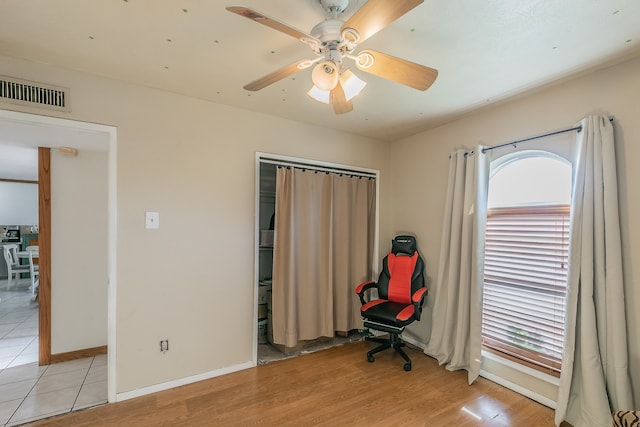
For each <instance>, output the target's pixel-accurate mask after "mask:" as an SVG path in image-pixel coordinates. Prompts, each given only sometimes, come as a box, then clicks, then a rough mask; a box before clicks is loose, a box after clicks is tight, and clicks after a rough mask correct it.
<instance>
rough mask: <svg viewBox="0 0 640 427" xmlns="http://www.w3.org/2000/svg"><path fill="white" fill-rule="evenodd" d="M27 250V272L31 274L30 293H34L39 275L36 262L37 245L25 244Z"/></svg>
mask: <svg viewBox="0 0 640 427" xmlns="http://www.w3.org/2000/svg"><path fill="white" fill-rule="evenodd" d="M26 250H27V252H28V253H29V273H30V274H31V294H33V295H35V294H36V288H37V287H38V278H39V276H40V266H39V264H38V261H39V260H38V258H39V255H40V254H39V251H40V248H39V247H38V246H27V248H26Z"/></svg>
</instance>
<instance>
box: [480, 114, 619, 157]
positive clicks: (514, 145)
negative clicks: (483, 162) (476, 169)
mask: <svg viewBox="0 0 640 427" xmlns="http://www.w3.org/2000/svg"><path fill="white" fill-rule="evenodd" d="M614 118H615V117H609V121H610V122H612V123H613V120H614ZM573 131H576V132H578V133H580V132H582V125H578V126H574V127H571V128H567V129H561V130H557V131H554V132H547V133H545V134H542V135H536V136H532V137H529V138H525V139H520V140H518V141H511V142H507V143H504V144H499V145H493V146H491V147H485V148H483V149H482V154H484V153H486V152H487V151H491V150H494V149H496V148H501V147H507V146H509V145H513V147H514V148H515V147H516V144H521V143H523V142H529V141H533V140H536V139H541V138H546V137H549V136H554V135H559V134H561V133H567V132H573Z"/></svg>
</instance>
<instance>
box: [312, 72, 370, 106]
mask: <svg viewBox="0 0 640 427" xmlns="http://www.w3.org/2000/svg"><path fill="white" fill-rule="evenodd" d="M340 85H341V86H342V89H343V90H344V97H345V100H346V101H351V100H352V99H353V98H355V97H356V96H357V95H358V94H359V93H360V92H361V91H362V89H364V87H365V86H366V85H367V82H365V81H364V80H362V79H360V78H358V76H356V75H355V74H353V73H352V72H351V70H345V71H344V72H343V73H342V74H341V75H340ZM307 95H309V96H310V97H312V98H313V99H315V100H316V101H319V102H323V103H325V104H331V90H322V89H320V88H319V87H318V86H316V85H315V84H314V85H313V87H312V88H311V89H310V90H309V92H307Z"/></svg>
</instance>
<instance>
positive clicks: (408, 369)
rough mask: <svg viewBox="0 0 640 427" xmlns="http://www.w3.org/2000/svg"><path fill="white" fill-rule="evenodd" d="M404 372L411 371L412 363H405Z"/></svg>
mask: <svg viewBox="0 0 640 427" xmlns="http://www.w3.org/2000/svg"><path fill="white" fill-rule="evenodd" d="M404 370H405V371H407V372H408V371H410V370H411V363H408V362H407V363H405V364H404Z"/></svg>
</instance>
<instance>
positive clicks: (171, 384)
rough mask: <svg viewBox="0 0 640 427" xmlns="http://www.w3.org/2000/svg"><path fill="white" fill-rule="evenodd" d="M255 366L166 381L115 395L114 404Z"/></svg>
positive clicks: (250, 366)
mask: <svg viewBox="0 0 640 427" xmlns="http://www.w3.org/2000/svg"><path fill="white" fill-rule="evenodd" d="M254 366H255V364H254V363H253V362H245V363H240V364H239V365H233V366H228V367H226V368H222V369H216V370H214V371H209V372H204V373H202V374H197V375H191V376H189V377H184V378H178V379H176V380H171V381H167V382H164V383H160V384H154V385H151V386H148V387H142V388H138V389H135V390H131V391H125V392H124V393H116V402H121V401H123V400H128V399H133V398H136V397H140V396H145V395H147V394H151V393H157V392H159V391H164V390H169V389H171V388H175V387H180V386H183V385H187V384H192V383H195V382H198V381H203V380H208V379H210V378H214V377H219V376H220V375H225V374H230V373H232V372H237V371H242V370H244V369H248V368H252V367H254Z"/></svg>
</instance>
